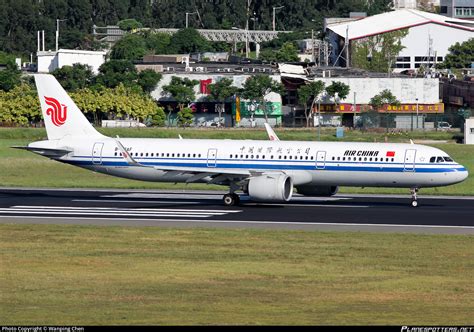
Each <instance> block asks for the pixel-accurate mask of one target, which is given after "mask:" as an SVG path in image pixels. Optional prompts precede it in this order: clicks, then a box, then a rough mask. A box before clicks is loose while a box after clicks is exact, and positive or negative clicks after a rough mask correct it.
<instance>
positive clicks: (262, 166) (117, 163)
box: [61, 158, 466, 173]
mask: <svg viewBox="0 0 474 332" xmlns="http://www.w3.org/2000/svg"><path fill="white" fill-rule="evenodd" d="M61 161H62V162H65V163H69V164H72V165H77V166H122V167H123V166H130V165H129V164H128V163H127V162H126V161H125V160H123V161H108V160H104V158H103V159H102V162H101V163H100V164H94V163H93V162H92V158H91V160H61ZM196 161H198V162H195V163H189V162H186V163H183V162H181V163H180V162H147V161H138V162H140V163H141V164H143V165H145V166H151V167H153V166H157V167H159V166H175V167H196V168H203V167H208V163H207V160H206V159H204V160H202V159H200V160H196ZM275 161H276V160H275ZM285 161H286V160H285ZM263 162H268V161H263V160H262V163H259V164H245V163H241V164H229V163H219V160H218V161H217V164H216V166H214V163H213V161H212V165H213V166H212V167H209V169H210V170H213V169H214V170H215V169H218V168H223V169H233V168H234V169H235V168H237V169H242V168H246V169H259V170H261V169H271V170H320V171H321V170H326V171H352V172H354V171H357V172H412V168H410V169H409V170H407V169H406V168H405V167H403V164H398V165H401V166H398V167H390V166H389V165H397V163H393V164H381V165H379V166H348V165H342V166H336V165H330V164H329V162H327V163H326V165H324V168H323V166H322V165H321V166H320V167H321V168H316V165H315V162H314V161H311V165H287V164H286V165H282V164H280V165H272V164H264V163H263ZM271 162H274V161H273V160H272V161H271ZM292 162H295V161H292ZM304 162H306V163H308V162H307V161H304ZM382 165H384V166H382ZM416 166H417V165H415V172H417V173H445V172H464V171H466V168H464V167H459V168H454V167H452V168H420V167H418V168H417V167H416Z"/></svg>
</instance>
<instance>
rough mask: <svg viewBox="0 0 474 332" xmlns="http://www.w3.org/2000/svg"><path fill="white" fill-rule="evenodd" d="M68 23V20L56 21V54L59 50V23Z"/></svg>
mask: <svg viewBox="0 0 474 332" xmlns="http://www.w3.org/2000/svg"><path fill="white" fill-rule="evenodd" d="M63 21H67V18H66V19H64V20H60V19H57V20H56V52H57V51H58V49H59V22H63Z"/></svg>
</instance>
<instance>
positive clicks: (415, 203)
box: [410, 188, 418, 207]
mask: <svg viewBox="0 0 474 332" xmlns="http://www.w3.org/2000/svg"><path fill="white" fill-rule="evenodd" d="M410 192H411V206H413V207H417V206H418V201H417V200H416V199H417V197H416V194H417V193H418V188H411V189H410Z"/></svg>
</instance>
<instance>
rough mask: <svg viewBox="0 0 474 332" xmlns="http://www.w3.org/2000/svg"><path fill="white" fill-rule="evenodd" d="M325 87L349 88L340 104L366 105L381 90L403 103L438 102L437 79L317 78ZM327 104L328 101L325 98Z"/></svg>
mask: <svg viewBox="0 0 474 332" xmlns="http://www.w3.org/2000/svg"><path fill="white" fill-rule="evenodd" d="M316 80H321V81H323V82H324V83H325V84H326V86H328V85H330V84H331V82H333V81H339V82H343V83H345V84H347V85H349V87H350V92H349V95H348V96H347V97H346V98H345V99H341V100H340V102H341V103H349V104H352V103H354V92H355V93H356V96H355V98H356V100H355V102H356V104H368V103H369V101H370V99H371V98H372V97H373V96H375V95H376V94H378V93H380V92H381V91H382V90H385V89H388V90H390V91H391V92H392V94H393V95H394V96H395V97H397V99H398V100H399V101H400V102H401V103H402V104H403V103H407V104H409V103H413V104H415V103H416V102H417V100H416V98H418V103H419V104H435V103H439V102H440V100H439V99H440V98H439V80H438V79H437V78H398V77H395V78H368V77H354V78H317V79H316ZM326 100H327V101H328V102H329V100H328V99H327V98H326Z"/></svg>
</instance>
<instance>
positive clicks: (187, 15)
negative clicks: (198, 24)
mask: <svg viewBox="0 0 474 332" xmlns="http://www.w3.org/2000/svg"><path fill="white" fill-rule="evenodd" d="M194 14H197V12H192V13H186V29H187V28H188V20H189V15H194Z"/></svg>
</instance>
